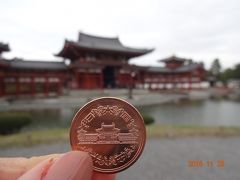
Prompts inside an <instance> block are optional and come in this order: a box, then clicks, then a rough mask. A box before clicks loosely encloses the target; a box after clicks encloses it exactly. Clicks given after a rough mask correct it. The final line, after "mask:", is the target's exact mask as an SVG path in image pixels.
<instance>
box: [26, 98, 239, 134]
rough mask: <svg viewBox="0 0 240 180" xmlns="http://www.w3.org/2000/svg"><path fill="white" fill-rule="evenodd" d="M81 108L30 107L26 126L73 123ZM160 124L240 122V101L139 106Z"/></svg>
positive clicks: (237, 123) (66, 125)
mask: <svg viewBox="0 0 240 180" xmlns="http://www.w3.org/2000/svg"><path fill="white" fill-rule="evenodd" d="M77 110H78V109H72V108H58V109H42V110H29V111H28V112H29V113H30V114H31V116H32V117H33V123H32V124H31V125H30V126H28V127H25V128H24V129H23V131H24V130H33V129H34V130H35V129H46V128H53V127H70V124H71V120H72V118H73V116H74V115H75V113H76V112H77ZM139 110H140V112H141V113H144V114H149V115H151V116H153V117H154V118H155V122H156V123H157V124H188V125H189V124H190V125H192V124H197V125H240V118H239V117H240V103H239V102H233V101H227V100H201V101H187V100H185V101H180V102H175V103H174V102H172V103H166V104H161V105H154V106H147V107H142V108H139Z"/></svg>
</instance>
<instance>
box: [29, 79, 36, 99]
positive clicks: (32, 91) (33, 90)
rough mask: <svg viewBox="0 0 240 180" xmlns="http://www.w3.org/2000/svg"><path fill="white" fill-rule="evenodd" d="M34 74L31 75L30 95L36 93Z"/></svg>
mask: <svg viewBox="0 0 240 180" xmlns="http://www.w3.org/2000/svg"><path fill="white" fill-rule="evenodd" d="M34 79H35V78H34V76H32V77H31V82H30V83H31V94H32V96H35V94H36V84H35V81H34Z"/></svg>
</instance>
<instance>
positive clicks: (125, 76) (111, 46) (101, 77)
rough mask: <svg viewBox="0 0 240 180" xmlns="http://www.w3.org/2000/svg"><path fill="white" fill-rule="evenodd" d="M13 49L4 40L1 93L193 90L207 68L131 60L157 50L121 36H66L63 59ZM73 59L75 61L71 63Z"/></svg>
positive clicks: (171, 61) (187, 62) (187, 63)
mask: <svg viewBox="0 0 240 180" xmlns="http://www.w3.org/2000/svg"><path fill="white" fill-rule="evenodd" d="M8 51H10V48H9V46H8V44H4V43H0V96H8V95H14V96H21V95H31V96H35V95H39V94H42V95H44V96H48V95H51V94H52V93H55V94H57V95H60V94H62V93H63V90H64V89H69V90H78V89H103V88H128V87H130V86H131V87H134V88H147V89H173V88H176V89H189V90H190V89H192V88H201V82H203V81H204V79H205V76H206V71H205V69H204V66H203V64H201V63H196V62H193V61H191V60H189V59H183V58H178V57H176V56H171V57H169V58H166V59H164V60H161V61H160V62H163V63H165V66H164V67H160V66H159V67H156V66H154V67H151V66H145V67H143V66H137V65H132V64H129V60H130V59H131V58H136V57H140V56H143V55H146V54H148V53H150V52H152V51H153V49H139V48H132V47H127V46H125V45H123V44H122V43H121V41H120V40H119V38H118V37H114V38H106V37H98V36H93V35H89V34H85V33H79V36H78V39H77V41H70V40H65V42H64V45H63V48H62V49H61V50H60V52H58V53H57V54H55V55H56V56H57V57H61V58H62V61H61V62H56V61H42V60H41V61H39V60H38V61H36V60H23V59H17V58H15V59H11V60H9V59H5V58H4V57H3V56H2V53H4V52H8ZM66 60H68V61H69V62H70V63H65V62H66Z"/></svg>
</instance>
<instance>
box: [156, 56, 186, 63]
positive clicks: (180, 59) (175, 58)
mask: <svg viewBox="0 0 240 180" xmlns="http://www.w3.org/2000/svg"><path fill="white" fill-rule="evenodd" d="M186 60H189V59H185V58H180V57H177V56H175V55H173V56H170V57H168V58H164V59H160V60H158V62H169V61H180V62H184V61H186Z"/></svg>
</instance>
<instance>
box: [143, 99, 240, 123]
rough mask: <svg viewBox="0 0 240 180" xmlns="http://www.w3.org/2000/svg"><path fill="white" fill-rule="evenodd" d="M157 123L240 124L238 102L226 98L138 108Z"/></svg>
mask: <svg viewBox="0 0 240 180" xmlns="http://www.w3.org/2000/svg"><path fill="white" fill-rule="evenodd" d="M140 111H141V112H142V113H145V114H151V115H152V116H153V117H154V118H155V120H156V123H159V124H197V125H240V119H239V117H240V103H239V102H233V101H227V100H210V99H209V100H198V101H187V100H185V101H180V102H175V103H167V104H162V105H158V106H149V107H144V108H140Z"/></svg>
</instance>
